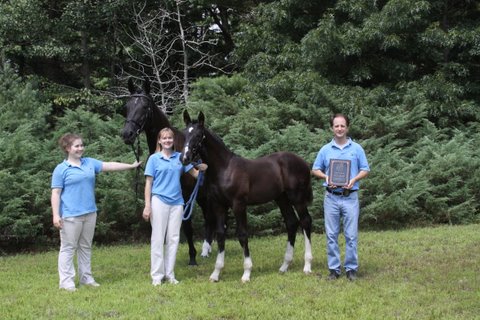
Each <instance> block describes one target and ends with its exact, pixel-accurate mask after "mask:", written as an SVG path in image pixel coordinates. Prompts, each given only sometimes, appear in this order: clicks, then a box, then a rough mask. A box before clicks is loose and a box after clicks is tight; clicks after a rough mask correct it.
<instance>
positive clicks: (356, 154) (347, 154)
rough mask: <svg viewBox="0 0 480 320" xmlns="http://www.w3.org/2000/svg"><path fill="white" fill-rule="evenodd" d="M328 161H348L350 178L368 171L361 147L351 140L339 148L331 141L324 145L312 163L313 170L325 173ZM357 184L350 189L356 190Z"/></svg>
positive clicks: (328, 164) (328, 165)
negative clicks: (349, 163) (349, 162)
mask: <svg viewBox="0 0 480 320" xmlns="http://www.w3.org/2000/svg"><path fill="white" fill-rule="evenodd" d="M330 159H340V160H350V161H351V165H350V177H351V178H353V177H355V176H356V175H357V174H358V173H359V172H360V171H362V170H363V171H370V167H369V166H368V161H367V157H366V155H365V151H364V150H363V148H362V146H361V145H359V144H358V143H356V142H353V141H352V139H350V138H348V141H347V144H346V145H344V146H343V148H340V147H339V146H338V145H337V144H336V143H335V140H334V139H332V141H331V142H330V143H327V144H326V145H324V146H323V147H322V148H321V149H320V151H319V152H318V154H317V158H316V159H315V162H314V163H313V166H312V169H313V170H321V171H322V172H324V173H327V175H328V170H329V167H330ZM323 185H324V186H325V187H326V186H327V183H326V182H324V183H323ZM358 188H359V182H358V181H357V182H355V184H354V185H353V187H352V190H358Z"/></svg>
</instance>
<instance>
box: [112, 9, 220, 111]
mask: <svg viewBox="0 0 480 320" xmlns="http://www.w3.org/2000/svg"><path fill="white" fill-rule="evenodd" d="M185 4H187V1H185V0H175V8H174V9H173V10H172V9H169V8H167V5H166V4H165V3H164V2H160V4H159V5H158V7H157V8H155V9H154V10H147V7H146V4H143V5H142V6H141V7H139V8H137V7H135V6H134V7H133V17H134V19H135V25H136V29H135V30H126V33H127V34H128V36H129V39H130V42H129V43H121V46H122V47H123V51H124V52H125V54H126V55H127V56H128V58H129V60H130V66H129V70H122V73H121V75H120V80H121V81H124V82H125V79H126V78H129V77H133V78H134V79H138V80H140V79H143V78H145V77H146V78H148V79H149V80H150V82H151V86H152V96H153V97H154V99H155V101H156V102H157V104H160V107H161V108H162V109H163V110H164V111H168V109H169V108H173V107H174V106H175V105H178V104H185V103H186V102H187V101H188V96H189V88H190V83H191V81H192V80H193V79H192V78H193V76H192V72H193V71H195V70H202V71H203V72H205V71H204V70H211V71H210V73H226V72H225V71H224V70H226V69H224V68H222V67H218V66H216V65H215V64H214V62H213V61H214V60H215V58H217V56H216V55H214V54H212V53H211V52H209V49H211V48H212V47H215V46H216V45H217V39H216V37H214V36H212V34H211V32H213V31H211V30H209V27H208V26H199V25H195V24H193V23H191V22H188V21H185V14H184V13H182V9H183V10H186V9H184V8H185ZM209 32H210V34H208V33H209Z"/></svg>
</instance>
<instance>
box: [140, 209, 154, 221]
mask: <svg viewBox="0 0 480 320" xmlns="http://www.w3.org/2000/svg"><path fill="white" fill-rule="evenodd" d="M151 215H152V208H151V207H145V208H144V209H143V214H142V217H143V219H144V220H145V221H148V220H150V216H151Z"/></svg>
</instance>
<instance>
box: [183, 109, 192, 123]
mask: <svg viewBox="0 0 480 320" xmlns="http://www.w3.org/2000/svg"><path fill="white" fill-rule="evenodd" d="M183 122H185V125H188V124H189V123H192V119H190V114H188V111H187V110H185V111H183Z"/></svg>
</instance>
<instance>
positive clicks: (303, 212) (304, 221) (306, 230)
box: [295, 204, 313, 274]
mask: <svg viewBox="0 0 480 320" xmlns="http://www.w3.org/2000/svg"><path fill="white" fill-rule="evenodd" d="M295 210H297V213H298V216H299V217H300V226H301V227H302V229H303V236H304V238H305V266H304V267H303V272H304V273H306V274H310V273H312V260H313V255H312V240H311V234H312V217H311V216H310V213H309V212H308V208H307V206H306V205H305V204H297V205H295Z"/></svg>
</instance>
